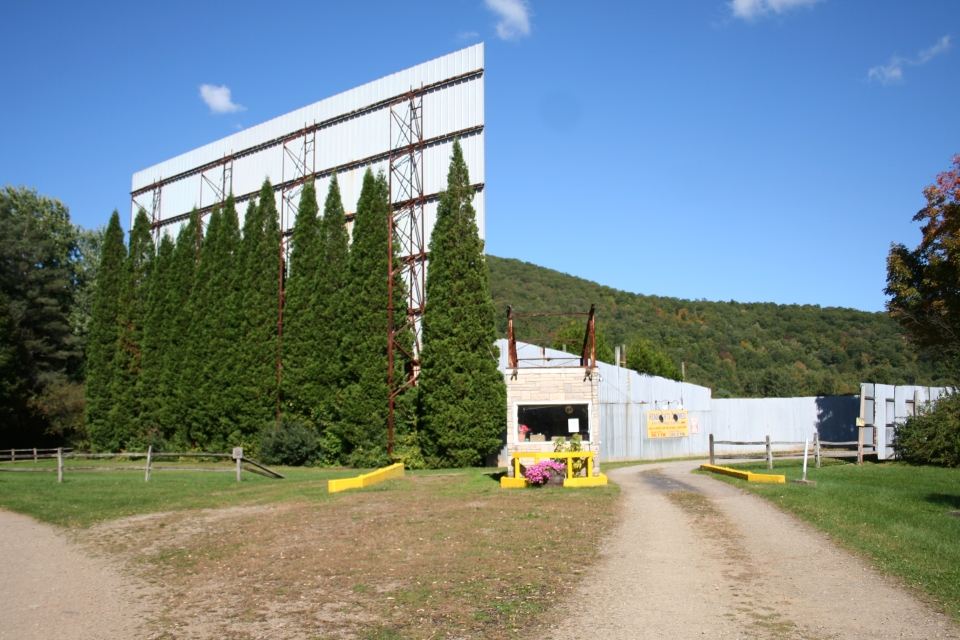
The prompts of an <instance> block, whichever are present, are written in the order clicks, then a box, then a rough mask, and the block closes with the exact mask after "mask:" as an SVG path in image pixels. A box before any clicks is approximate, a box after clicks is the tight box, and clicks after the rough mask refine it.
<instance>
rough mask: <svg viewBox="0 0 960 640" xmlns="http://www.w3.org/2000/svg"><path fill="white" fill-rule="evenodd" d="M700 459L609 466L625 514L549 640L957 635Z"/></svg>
mask: <svg viewBox="0 0 960 640" xmlns="http://www.w3.org/2000/svg"><path fill="white" fill-rule="evenodd" d="M698 465H699V463H698V462H680V463H665V464H662V465H644V466H641V467H627V468H623V469H617V470H615V471H613V472H611V474H610V476H611V478H612V479H615V480H616V482H617V483H618V484H619V485H620V486H621V488H622V491H623V501H624V504H623V508H624V513H623V519H622V522H621V524H620V526H619V527H618V528H617V530H616V531H615V533H614V534H613V536H612V538H611V539H610V540H609V541H608V543H607V544H606V545H605V550H604V557H603V559H602V560H601V561H600V563H599V565H598V566H596V567H595V568H594V570H593V573H592V574H591V575H590V576H588V577H587V578H586V579H585V580H584V582H583V583H582V585H581V588H580V589H579V594H578V595H577V597H576V599H575V601H574V602H569V603H566V604H565V605H564V609H565V615H564V616H563V618H562V620H563V621H564V622H563V624H562V625H561V626H560V627H558V628H556V629H554V630H553V637H554V638H557V640H561V639H562V640H568V639H569V638H573V637H589V638H598V639H600V638H602V639H604V640H606V639H618V638H630V639H634V638H703V637H711V638H713V637H731V638H958V637H960V630H958V628H957V626H956V625H954V624H953V623H952V622H951V621H950V619H949V618H948V617H946V616H944V615H941V614H939V613H936V612H934V611H932V610H931V609H930V608H929V607H927V606H925V605H924V604H923V603H921V602H920V601H918V600H917V599H916V598H915V597H913V596H911V595H909V594H908V593H906V592H905V591H904V590H903V589H901V588H899V587H898V586H897V585H896V583H895V581H893V580H891V579H888V578H885V577H883V576H881V575H880V574H879V573H877V572H876V571H874V570H873V569H872V568H871V567H869V566H868V565H867V564H866V563H865V562H864V561H863V560H861V559H860V558H858V557H856V556H854V555H852V554H850V553H848V552H846V551H844V550H841V549H839V548H838V547H837V546H835V545H834V544H833V543H831V542H830V540H829V538H828V537H827V536H826V535H825V534H823V533H821V532H819V531H816V530H815V529H813V528H812V527H810V526H808V525H806V524H804V523H801V522H800V521H798V520H796V519H794V518H793V517H792V516H789V515H787V514H785V513H783V512H781V511H779V510H778V509H777V508H776V507H774V506H772V505H771V504H769V503H768V502H766V501H764V500H762V499H760V498H757V497H755V496H753V495H751V494H748V493H746V492H744V491H741V490H740V489H737V488H736V487H733V486H731V485H728V484H726V483H723V482H720V481H718V480H714V479H712V478H710V477H708V476H703V475H694V474H691V473H689V472H690V471H691V470H692V469H694V468H696V467H697V466H698Z"/></svg>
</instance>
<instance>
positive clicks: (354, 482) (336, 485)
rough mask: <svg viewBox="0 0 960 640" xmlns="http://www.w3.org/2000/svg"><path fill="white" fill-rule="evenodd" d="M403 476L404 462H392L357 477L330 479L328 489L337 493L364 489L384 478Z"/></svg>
mask: <svg viewBox="0 0 960 640" xmlns="http://www.w3.org/2000/svg"><path fill="white" fill-rule="evenodd" d="M402 477H403V463H402V462H398V463H397V464H392V465H390V466H389V467H384V468H383V469H377V470H376V471H371V472H370V473H364V474H363V475H359V476H357V477H356V478H341V479H340V480H328V481H327V491H328V492H329V493H337V492H339V491H346V490H347V489H362V488H363V487H369V486H370V485H373V484H377V483H379V482H383V481H384V480H390V479H392V478H402Z"/></svg>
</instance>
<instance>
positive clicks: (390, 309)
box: [387, 87, 427, 454]
mask: <svg viewBox="0 0 960 640" xmlns="http://www.w3.org/2000/svg"><path fill="white" fill-rule="evenodd" d="M423 146H424V140H423V88H422V87H421V89H420V91H413V90H411V91H410V92H409V93H408V94H407V95H405V96H403V97H402V98H400V99H399V100H397V101H396V102H394V103H393V104H391V105H390V160H389V167H390V170H389V180H390V208H391V210H390V235H389V237H388V239H387V256H388V258H387V259H388V265H389V266H388V267H387V278H388V279H387V292H388V294H387V295H388V302H387V334H388V343H387V386H388V388H389V389H390V398H389V402H388V407H387V451H388V453H390V454H393V427H394V414H395V410H396V404H397V396H399V395H400V394H401V393H403V391H404V390H405V389H407V388H408V387H410V386H412V385H415V384H416V383H417V375H418V374H419V372H420V347H421V337H422V334H421V331H422V328H423V327H422V320H423V311H424V307H425V304H426V293H427V292H426V286H427V270H426V266H427V238H426V220H424V204H425V203H426V200H425V198H424V195H423ZM395 244H396V247H395V246H394V245H395ZM394 255H399V258H398V259H395V258H394ZM397 284H402V285H403V286H404V287H405V288H406V291H405V292H399V293H400V295H403V294H404V293H406V296H405V298H406V301H407V304H406V317H405V318H404V319H403V321H401V322H399V323H397V325H396V326H395V324H394V322H395V320H394V312H395V311H396V301H397V297H398V296H397V293H398V292H397V291H396V285H397ZM408 332H409V335H410V337H411V338H412V342H411V344H410V345H409V346H408V345H406V344H404V341H403V340H400V339H398V338H400V336H402V335H406V334H407V333H408ZM398 356H400V357H403V358H405V359H406V363H405V367H404V370H405V373H406V375H405V378H406V379H405V380H403V381H397V380H394V369H395V365H396V362H395V361H396V358H397V357H398Z"/></svg>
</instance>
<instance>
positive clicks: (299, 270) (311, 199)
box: [280, 180, 323, 425]
mask: <svg viewBox="0 0 960 640" xmlns="http://www.w3.org/2000/svg"><path fill="white" fill-rule="evenodd" d="M318 209H319V207H318V206H317V192H316V187H315V186H314V184H313V181H312V180H310V181H308V182H307V183H306V184H305V185H304V186H303V191H302V192H301V194H300V206H299V208H298V210H297V220H296V222H295V224H294V227H293V237H292V249H291V251H290V275H289V277H288V278H287V280H286V291H285V293H284V302H283V336H282V339H281V345H280V348H281V352H282V355H283V377H282V380H281V386H282V393H283V396H282V401H283V412H284V415H287V416H290V417H295V418H297V419H300V420H303V421H304V422H305V423H306V424H308V425H313V424H315V414H316V413H317V406H316V399H317V388H316V387H317V383H318V381H317V380H315V379H314V378H313V377H312V376H311V375H310V368H311V363H312V361H313V359H314V358H315V357H316V352H315V348H316V341H317V335H316V334H317V329H318V321H319V318H317V315H316V311H317V310H316V309H314V308H313V288H314V286H315V283H316V278H317V269H318V267H319V265H320V264H321V263H322V261H323V254H322V252H323V238H322V236H321V235H320V224H321V221H320V219H319V218H318V217H317V211H318Z"/></svg>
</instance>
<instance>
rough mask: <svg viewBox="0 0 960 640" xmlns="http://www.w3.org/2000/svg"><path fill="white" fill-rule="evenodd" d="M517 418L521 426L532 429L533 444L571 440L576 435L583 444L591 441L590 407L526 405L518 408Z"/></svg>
mask: <svg viewBox="0 0 960 640" xmlns="http://www.w3.org/2000/svg"><path fill="white" fill-rule="evenodd" d="M517 418H518V419H519V424H523V425H526V426H527V427H529V428H530V433H529V436H530V441H531V442H550V441H551V440H558V439H560V438H565V439H567V440H569V439H570V437H571V436H573V435H574V434H576V433H579V434H580V439H581V440H582V441H583V442H589V441H590V411H589V405H585V404H550V405H526V406H521V407H518V408H517ZM574 420H575V421H576V422H573V421H574ZM571 428H572V429H573V431H571V430H570V429H571ZM541 437H542V438H543V439H542V440H541Z"/></svg>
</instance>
